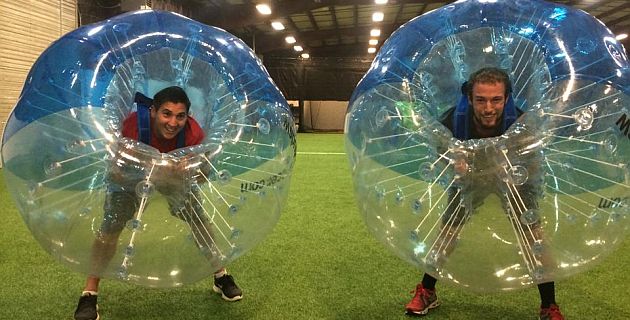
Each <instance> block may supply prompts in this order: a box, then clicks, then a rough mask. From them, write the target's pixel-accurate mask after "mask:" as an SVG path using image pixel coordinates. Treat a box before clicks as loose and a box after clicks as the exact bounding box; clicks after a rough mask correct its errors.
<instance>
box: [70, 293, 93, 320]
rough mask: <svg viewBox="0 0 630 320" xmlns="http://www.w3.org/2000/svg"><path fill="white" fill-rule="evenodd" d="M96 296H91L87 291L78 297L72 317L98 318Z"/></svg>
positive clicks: (82, 318) (81, 318)
mask: <svg viewBox="0 0 630 320" xmlns="http://www.w3.org/2000/svg"><path fill="white" fill-rule="evenodd" d="M96 298H98V296H93V295H91V294H89V293H86V294H84V295H82V296H81V298H79V305H77V310H75V311H74V319H75V320H98V319H99V315H98V305H97V304H96Z"/></svg>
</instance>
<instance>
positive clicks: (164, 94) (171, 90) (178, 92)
mask: <svg viewBox="0 0 630 320" xmlns="http://www.w3.org/2000/svg"><path fill="white" fill-rule="evenodd" d="M167 102H173V103H183V104H185V105H186V112H188V111H189V109H190V99H188V95H187V94H186V91H184V89H182V88H180V87H178V86H172V87H167V88H164V89H162V90H160V91H158V93H156V94H155V95H154V96H153V106H154V107H155V111H157V110H159V109H160V107H161V106H162V105H163V104H165V103H167Z"/></svg>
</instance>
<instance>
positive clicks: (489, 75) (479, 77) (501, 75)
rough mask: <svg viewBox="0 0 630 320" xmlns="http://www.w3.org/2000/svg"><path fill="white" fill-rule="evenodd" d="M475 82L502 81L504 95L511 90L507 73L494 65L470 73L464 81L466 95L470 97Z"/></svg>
mask: <svg viewBox="0 0 630 320" xmlns="http://www.w3.org/2000/svg"><path fill="white" fill-rule="evenodd" d="M475 83H503V84H504V85H505V96H506V97H507V96H508V94H510V93H511V92H512V84H511V83H510V77H509V76H508V74H507V73H506V72H505V71H503V70H501V69H499V68H494V67H486V68H481V69H479V70H477V71H475V72H474V73H473V74H471V75H470V78H468V81H467V82H466V95H467V96H468V98H469V99H472V89H473V86H474V85H475Z"/></svg>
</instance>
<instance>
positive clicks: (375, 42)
mask: <svg viewBox="0 0 630 320" xmlns="http://www.w3.org/2000/svg"><path fill="white" fill-rule="evenodd" d="M368 44H369V45H371V46H375V45H377V44H378V40H377V39H370V41H368Z"/></svg>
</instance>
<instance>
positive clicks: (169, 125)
mask: <svg viewBox="0 0 630 320" xmlns="http://www.w3.org/2000/svg"><path fill="white" fill-rule="evenodd" d="M186 121H188V113H187V112H186V105H185V104H184V103H181V102H179V103H176V102H170V101H167V102H164V103H163V104H162V105H161V106H160V107H159V108H156V107H155V106H153V107H152V108H151V130H153V133H154V134H155V135H156V136H157V137H158V138H160V139H164V140H170V139H174V138H175V137H176V136H177V134H178V133H179V132H180V131H182V129H184V127H185V126H186Z"/></svg>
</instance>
